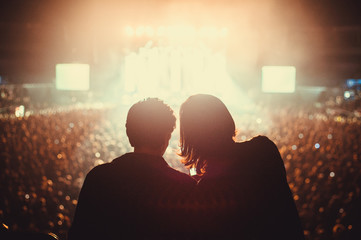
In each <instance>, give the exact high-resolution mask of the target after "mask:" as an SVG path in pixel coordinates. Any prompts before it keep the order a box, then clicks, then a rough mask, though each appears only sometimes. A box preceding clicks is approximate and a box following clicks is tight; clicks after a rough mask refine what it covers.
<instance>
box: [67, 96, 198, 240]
mask: <svg viewBox="0 0 361 240" xmlns="http://www.w3.org/2000/svg"><path fill="white" fill-rule="evenodd" d="M175 123H176V118H175V116H174V114H173V111H172V109H171V108H170V107H169V106H168V105H165V104H164V103H163V102H162V101H160V100H158V99H155V98H149V99H147V100H144V101H141V102H138V103H136V104H134V105H133V106H132V107H131V108H130V110H129V112H128V116H127V122H126V133H127V136H128V138H129V142H130V144H131V146H132V147H134V152H131V153H126V154H124V155H123V156H121V157H118V158H116V159H114V160H113V161H112V162H111V163H106V164H103V165H99V166H97V167H95V168H94V169H92V170H91V171H90V172H89V173H88V175H87V176H86V179H85V181H84V185H83V187H82V189H81V192H80V195H79V201H78V205H77V208H76V212H75V216H74V221H73V224H72V226H71V229H70V231H69V234H68V238H69V239H176V238H183V237H184V234H186V233H185V231H184V230H183V229H182V222H184V221H185V218H187V215H186V212H185V211H184V209H185V206H184V201H183V200H184V199H187V198H188V197H189V193H190V192H191V191H192V190H193V188H194V186H195V184H196V183H195V181H194V180H193V179H192V178H191V177H190V176H188V175H186V174H184V173H181V172H178V171H176V170H174V169H172V168H171V167H169V166H168V164H167V163H166V161H165V160H164V159H163V157H162V156H163V154H164V152H165V150H166V148H167V146H168V142H169V140H170V137H171V133H172V132H173V130H174V128H175Z"/></svg>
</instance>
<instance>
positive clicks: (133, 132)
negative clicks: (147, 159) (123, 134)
mask: <svg viewBox="0 0 361 240" xmlns="http://www.w3.org/2000/svg"><path fill="white" fill-rule="evenodd" d="M175 125H176V118H175V116H174V113H173V110H172V109H171V108H170V107H169V106H168V105H166V104H165V103H163V101H161V100H159V99H158V98H148V99H146V100H144V101H140V102H138V103H136V104H134V105H133V106H132V107H131V108H130V109H129V112H128V116H127V122H126V125H125V126H126V131H127V135H128V138H129V142H130V144H131V145H132V147H134V151H135V152H143V153H151V154H152V153H153V155H163V154H164V151H165V150H166V148H167V146H168V142H169V139H170V137H171V134H172V132H173V130H174V128H175Z"/></svg>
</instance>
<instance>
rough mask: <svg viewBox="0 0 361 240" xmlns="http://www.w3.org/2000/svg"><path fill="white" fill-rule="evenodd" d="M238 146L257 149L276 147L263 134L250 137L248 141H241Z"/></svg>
mask: <svg viewBox="0 0 361 240" xmlns="http://www.w3.org/2000/svg"><path fill="white" fill-rule="evenodd" d="M238 145H239V146H243V147H245V148H249V149H250V148H257V149H259V150H261V149H264V150H265V149H269V150H271V149H273V150H274V149H277V146H276V144H275V143H274V142H273V141H272V140H270V139H269V138H268V137H266V136H263V135H258V136H256V137H253V138H251V139H250V140H248V141H245V142H241V143H239V144H238Z"/></svg>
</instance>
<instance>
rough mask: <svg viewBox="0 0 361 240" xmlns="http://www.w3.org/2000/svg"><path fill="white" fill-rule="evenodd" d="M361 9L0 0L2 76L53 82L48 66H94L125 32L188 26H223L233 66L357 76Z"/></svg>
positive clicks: (324, 3) (299, 0)
mask: <svg viewBox="0 0 361 240" xmlns="http://www.w3.org/2000/svg"><path fill="white" fill-rule="evenodd" d="M360 10H361V2H360V1H358V0H352V1H350V0H349V1H348V0H345V1H338V0H312V1H311V0H293V1H286V0H263V1H262V0H261V1H251V0H247V1H236V0H227V1H220V0H219V1H205V0H203V1H190V0H187V1H180V0H179V1H166V0H158V1H155V0H153V1H146V0H143V1H116V0H103V1H101V0H91V1H90V0H72V1H70V0H65V1H57V0H52V1H51V0H32V1H28V0H2V1H1V3H0V34H1V35H0V36H1V37H0V76H2V77H3V79H4V78H6V79H7V80H8V82H47V81H51V79H52V77H53V75H54V64H56V63H58V62H64V61H86V62H90V63H91V64H94V56H93V55H94V54H93V52H94V48H96V49H97V51H103V50H104V52H106V51H112V47H111V46H114V45H116V44H118V45H121V44H122V43H123V42H119V43H118V42H117V41H118V40H117V39H118V38H119V34H120V33H121V31H122V29H123V28H124V27H125V26H129V25H130V26H134V27H137V26H139V25H149V26H152V27H155V28H156V27H158V26H161V25H175V24H188V25H194V26H196V27H199V28H201V27H203V26H216V27H226V28H228V29H229V32H230V37H232V39H231V40H229V45H230V47H229V49H230V51H229V53H228V54H229V59H231V60H230V61H231V65H232V66H234V68H237V64H245V65H246V66H247V64H248V63H249V62H252V63H254V64H253V65H257V66H258V65H259V66H260V65H272V64H280V65H282V64H292V65H296V66H297V68H298V69H302V70H303V71H304V72H305V73H307V74H306V75H307V76H308V77H310V78H313V79H320V81H327V79H332V78H337V79H341V78H342V77H345V78H347V77H350V78H352V77H354V78H361V14H359V12H360ZM89 49H90V50H89ZM250 49H251V50H250ZM247 51H250V52H249V53H247V54H249V55H252V52H251V51H253V52H254V54H253V55H255V56H252V57H251V56H249V57H247V56H246V54H245V52H247ZM235 72H237V71H235Z"/></svg>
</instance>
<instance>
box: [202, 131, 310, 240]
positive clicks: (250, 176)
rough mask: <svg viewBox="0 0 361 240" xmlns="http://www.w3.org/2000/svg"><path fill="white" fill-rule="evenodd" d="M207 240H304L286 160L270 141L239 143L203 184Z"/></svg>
mask: <svg viewBox="0 0 361 240" xmlns="http://www.w3.org/2000/svg"><path fill="white" fill-rule="evenodd" d="M198 199H199V202H202V203H203V205H204V210H203V212H202V211H201V214H197V215H198V216H196V217H197V218H199V219H198V220H197V221H198V222H199V231H198V233H197V234H198V235H200V236H203V238H204V239H217V238H222V239H292V240H296V239H304V235H303V230H302V227H301V223H300V219H299V216H298V212H297V209H296V206H295V203H294V200H293V196H292V193H291V190H290V188H289V186H288V183H287V179H286V171H285V167H284V163H283V160H282V158H281V156H280V153H279V151H278V149H277V147H276V145H275V144H274V143H273V142H272V141H270V140H269V139H268V138H267V137H263V136H258V137H255V138H253V139H252V140H250V141H246V142H242V143H235V144H234V145H233V146H232V147H231V148H229V149H228V150H227V153H226V154H222V156H219V157H217V158H216V159H213V160H212V161H211V162H209V166H208V167H207V172H206V174H205V175H204V177H203V178H202V179H201V181H200V182H199V183H198Z"/></svg>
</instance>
